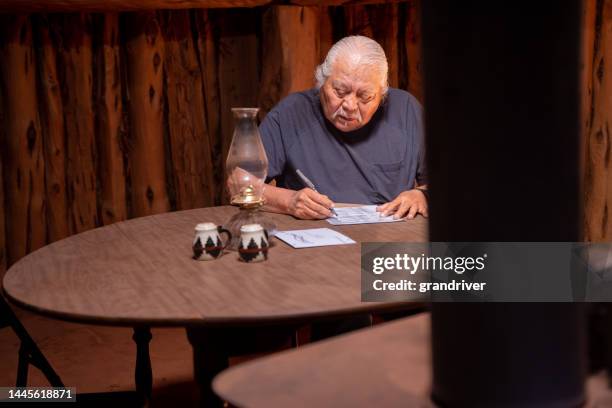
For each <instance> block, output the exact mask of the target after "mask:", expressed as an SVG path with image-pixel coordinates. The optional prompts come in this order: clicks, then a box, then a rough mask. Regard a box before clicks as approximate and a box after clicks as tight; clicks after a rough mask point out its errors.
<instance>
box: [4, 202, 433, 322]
mask: <svg viewBox="0 0 612 408" xmlns="http://www.w3.org/2000/svg"><path fill="white" fill-rule="evenodd" d="M236 211H238V210H237V209H236V208H234V207H229V206H226V207H211V208H203V209H196V210H187V211H179V212H173V213H167V214H159V215H155V216H151V217H143V218H137V219H133V220H129V221H124V222H119V223H116V224H112V225H109V226H105V227H102V228H98V229H95V230H92V231H88V232H85V233H82V234H79V235H74V236H71V237H68V238H66V239H64V240H61V241H58V242H55V243H53V244H51V245H49V246H46V247H45V248H43V249H41V250H39V251H37V252H36V253H34V254H31V255H29V256H27V257H25V258H24V259H22V260H21V261H19V262H18V263H17V264H15V265H14V266H13V267H12V268H11V269H9V271H8V272H7V275H6V277H5V279H4V289H5V290H6V293H7V294H8V296H9V298H11V299H13V300H14V301H17V302H18V303H19V304H21V305H23V306H26V307H28V308H30V309H33V310H35V311H38V312H40V313H44V314H48V315H51V316H54V317H57V318H61V319H69V320H76V321H83V322H91V323H100V324H125V325H133V324H135V323H143V324H151V325H187V324H203V325H209V326H215V325H217V326H219V325H228V324H231V325H250V324H263V323H266V322H268V323H271V322H276V323H280V322H284V321H291V320H300V319H306V318H308V319H316V318H317V317H322V316H329V315H342V314H347V313H355V312H359V311H366V310H372V309H378V308H383V309H384V308H393V307H394V308H397V307H398V304H393V303H386V304H382V303H362V302H361V295H360V293H361V292H360V291H361V279H360V265H361V259H360V247H359V245H343V246H332V247H320V248H307V249H300V250H295V249H292V248H290V247H289V246H287V245H286V244H284V243H282V242H280V241H277V240H275V243H274V246H273V247H272V248H271V249H270V252H269V259H268V261H266V262H262V263H257V264H244V263H242V262H240V261H238V255H237V253H236V252H228V253H226V254H224V255H223V256H222V257H221V258H220V259H217V260H215V261H194V260H192V259H191V256H192V249H191V245H192V241H193V228H194V226H195V225H196V224H197V223H199V222H204V221H210V222H214V223H216V224H222V223H223V222H225V221H227V220H228V219H229V217H230V216H231V215H232V214H234V213H235V212H236ZM267 216H268V217H270V219H272V220H274V221H275V222H276V224H277V226H278V228H279V229H280V230H288V229H303V228H316V227H330V225H329V224H328V223H327V222H325V221H301V220H295V219H293V218H292V217H289V216H286V215H280V214H267ZM333 228H334V229H337V230H338V231H340V232H342V233H343V234H345V235H347V236H349V237H350V238H352V239H354V240H356V241H358V242H361V241H381V242H384V241H398V240H399V241H419V242H423V241H426V240H427V222H426V220H425V219H424V218H421V217H419V218H417V219H415V220H411V221H409V222H400V223H393V224H370V225H352V226H342V227H333Z"/></svg>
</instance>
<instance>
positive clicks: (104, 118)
mask: <svg viewBox="0 0 612 408" xmlns="http://www.w3.org/2000/svg"><path fill="white" fill-rule="evenodd" d="M419 1H420V0H409V1H404V2H402V1H400V2H397V1H394V2H389V3H384V4H366V3H368V2H360V3H358V4H351V5H342V3H345V2H344V1H340V0H338V1H336V2H331V3H332V5H326V6H322V5H321V2H316V1H310V0H300V1H292V2H285V4H283V5H277V4H266V3H269V2H267V1H261V2H259V3H257V1H255V2H254V3H253V4H252V5H257V4H266V5H264V6H259V7H252V8H235V9H232V8H228V9H191V10H157V11H155V10H148V11H139V12H116V11H109V10H106V11H104V12H99V13H78V12H70V13H66V12H64V13H49V14H44V13H33V14H15V13H12V14H3V15H0V24H1V26H0V58H1V64H0V89H1V92H0V162H1V167H0V171H1V172H2V179H3V183H2V185H1V187H2V188H1V189H0V265H2V264H4V263H7V264H8V265H10V264H11V263H13V262H15V261H16V260H18V259H19V258H20V257H22V256H24V255H25V254H26V253H28V252H30V251H32V250H34V249H36V248H38V247H40V246H42V245H44V244H46V243H50V242H53V241H55V240H57V239H61V238H63V237H66V236H67V235H69V234H74V233H77V232H80V231H84V230H87V229H90V228H93V227H96V226H101V225H106V224H110V223H112V222H116V221H120V220H124V219H127V218H131V217H138V216H143V215H148V214H155V213H160V212H164V211H169V210H180V209H189V208H195V207H202V206H210V205H218V204H222V203H226V202H227V197H226V195H225V192H224V182H223V180H224V161H225V156H226V155H227V150H228V147H229V143H230V142H231V135H232V132H233V126H234V125H233V118H232V116H231V111H230V108H231V107H233V106H259V107H260V108H261V117H262V118H263V116H265V114H266V113H267V112H268V111H269V110H270V109H271V108H272V107H273V106H274V105H275V104H276V103H277V102H278V101H279V100H280V99H281V98H283V97H284V96H286V95H287V94H289V93H291V92H294V91H298V90H302V89H306V88H309V87H311V86H312V84H313V71H314V69H315V67H316V65H317V64H318V63H320V61H321V60H322V58H323V57H324V56H325V54H326V53H327V51H328V50H329V47H330V46H331V45H332V44H333V42H334V41H337V40H338V39H340V38H342V37H344V36H346V35H349V34H363V35H368V36H370V37H372V38H375V39H376V40H377V41H379V42H380V44H381V45H382V46H383V48H385V51H386V53H387V57H388V59H389V62H390V84H391V86H395V87H400V88H403V89H407V90H409V91H410V92H411V93H413V94H414V95H416V96H417V98H419V99H421V100H422V98H423V94H422V88H421V78H422V72H421V62H420V37H419V18H418V7H419ZM297 3H299V4H297ZM19 4H21V3H19ZM101 4H102V3H101ZM104 4H107V3H104ZM108 4H110V3H108ZM327 4H330V2H327ZM333 4H338V5H333ZM611 4H612V0H589V1H587V2H586V8H585V21H586V24H585V36H584V43H585V52H584V62H585V65H584V76H583V82H584V84H585V92H584V95H583V100H584V101H585V105H584V106H585V122H584V131H585V138H584V140H585V143H584V145H583V152H584V161H585V166H584V174H585V197H586V199H585V214H586V217H585V220H586V221H585V237H586V238H588V239H592V240H597V239H609V238H610V237H612V235H611V234H612V229H611V228H610V225H612V216H610V217H609V216H608V201H609V199H611V198H612V197H611V194H612V188H608V186H610V182H611V180H612V178H610V177H608V162H609V155H610V153H609V145H610V141H609V127H610V126H609V125H608V123H609V121H610V109H611V108H612V102H611V101H610V97H611V95H612V79H611V78H610V75H611V74H610V72H611V69H612V68H611V67H612V64H610V63H608V64H606V63H605V60H606V59H608V60H611V58H612V55H610V54H611V52H612V12H611ZM525 93H526V96H528V90H526V91H525ZM3 231H4V233H3ZM0 270H2V266H0Z"/></svg>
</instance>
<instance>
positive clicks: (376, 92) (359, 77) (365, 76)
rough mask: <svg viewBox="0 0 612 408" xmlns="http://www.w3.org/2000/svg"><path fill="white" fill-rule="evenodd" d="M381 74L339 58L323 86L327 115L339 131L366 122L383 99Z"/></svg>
mask: <svg viewBox="0 0 612 408" xmlns="http://www.w3.org/2000/svg"><path fill="white" fill-rule="evenodd" d="M380 76H381V74H380V72H378V70H376V69H372V68H370V67H368V68H365V67H363V66H362V67H359V66H358V65H355V64H350V63H347V61H345V60H344V59H342V58H338V60H337V61H336V63H335V64H334V66H333V69H332V73H331V75H330V76H329V78H327V81H325V84H323V86H322V87H321V92H320V99H321V106H322V107H323V114H324V115H325V117H326V118H327V120H329V121H330V122H331V123H332V124H333V125H334V126H335V127H336V128H338V130H340V131H342V132H350V131H353V130H357V129H359V128H361V127H362V126H364V125H366V124H367V123H368V122H369V121H370V119H372V116H374V113H375V112H376V109H378V106H379V105H380V102H381V100H382V94H381V92H382V89H381V86H380V84H381V78H380Z"/></svg>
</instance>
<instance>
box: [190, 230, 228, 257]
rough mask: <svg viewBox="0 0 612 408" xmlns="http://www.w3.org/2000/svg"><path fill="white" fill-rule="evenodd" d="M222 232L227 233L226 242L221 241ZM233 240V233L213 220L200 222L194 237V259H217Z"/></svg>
mask: <svg viewBox="0 0 612 408" xmlns="http://www.w3.org/2000/svg"><path fill="white" fill-rule="evenodd" d="M221 234H227V240H226V241H225V244H224V243H223V241H221ZM231 240H232V234H231V233H230V232H229V231H228V230H226V229H224V228H222V227H221V226H216V225H215V224H213V223H212V222H204V223H202V224H198V225H196V227H195V238H194V239H193V259H195V260H198V261H211V260H213V259H217V258H218V257H220V256H221V254H222V253H223V250H224V249H225V247H226V246H227V244H228V243H229V242H230V241H231Z"/></svg>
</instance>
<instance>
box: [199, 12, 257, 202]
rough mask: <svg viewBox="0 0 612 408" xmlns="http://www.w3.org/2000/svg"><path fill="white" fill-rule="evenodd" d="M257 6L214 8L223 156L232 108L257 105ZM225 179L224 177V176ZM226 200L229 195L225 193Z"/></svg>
mask: <svg viewBox="0 0 612 408" xmlns="http://www.w3.org/2000/svg"><path fill="white" fill-rule="evenodd" d="M260 13H261V11H260V10H258V9H240V10H215V13H214V14H211V15H212V16H214V18H215V19H216V20H217V24H218V29H219V39H218V47H219V60H218V63H219V66H218V72H219V95H220V102H221V104H220V106H221V135H222V150H221V157H222V159H223V166H222V169H223V171H225V160H226V159H227V152H228V150H229V146H230V144H231V142H232V135H233V132H234V118H233V115H232V111H231V108H236V107H256V106H257V97H258V95H259V86H258V83H259V76H260V69H261V61H260V58H259V56H260V49H259V46H260V44H259V39H258V21H259V19H260ZM223 180H225V176H224V177H223ZM223 197H224V201H223V202H224V203H227V194H224V195H223Z"/></svg>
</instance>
